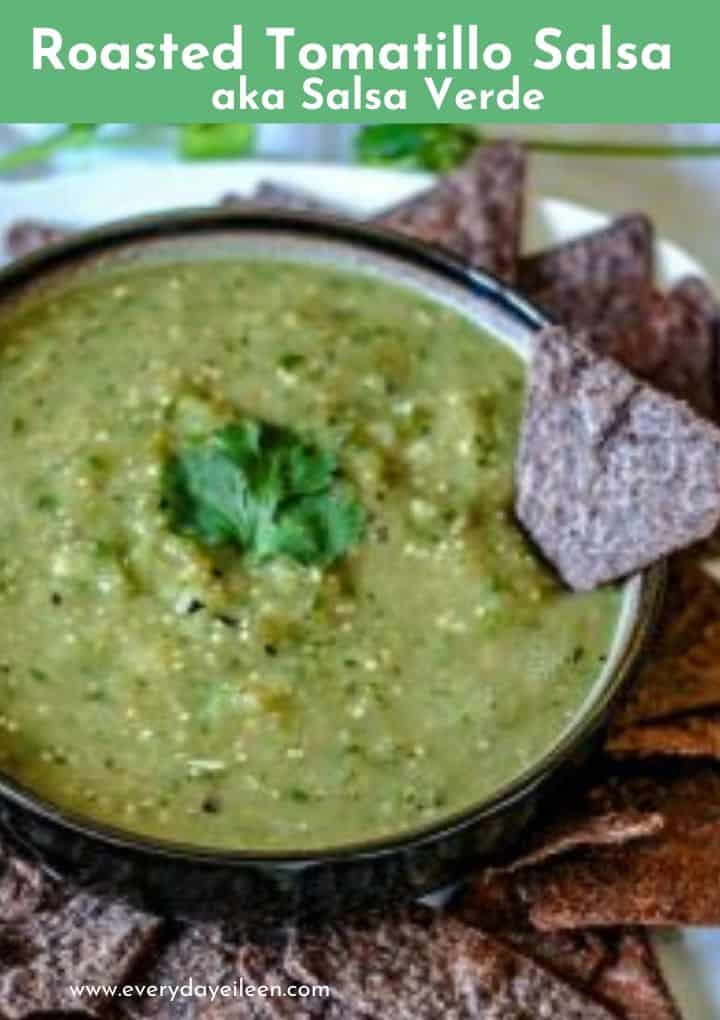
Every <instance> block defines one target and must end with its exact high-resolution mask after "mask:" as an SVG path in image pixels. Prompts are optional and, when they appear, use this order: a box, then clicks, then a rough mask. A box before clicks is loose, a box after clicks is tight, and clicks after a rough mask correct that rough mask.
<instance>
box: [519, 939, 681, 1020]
mask: <svg viewBox="0 0 720 1020" xmlns="http://www.w3.org/2000/svg"><path fill="white" fill-rule="evenodd" d="M501 937H502V938H504V939H505V938H506V939H508V941H509V942H510V944H511V945H512V946H513V947H515V948H516V949H518V950H520V951H521V952H523V953H525V954H526V955H527V956H530V957H532V959H534V960H537V961H538V963H542V964H543V965H544V966H547V967H549V968H550V969H551V970H553V971H555V973H557V974H558V975H559V976H560V977H562V978H564V979H565V980H566V981H569V982H570V983H571V984H573V985H574V986H575V987H576V988H578V989H579V990H580V991H583V992H585V993H586V994H588V995H591V996H592V997H593V998H594V999H596V1000H598V1001H600V1002H602V1003H603V1004H604V1005H605V1006H608V1007H610V1008H611V1009H612V1010H613V1011H614V1012H616V1013H617V1015H618V1016H621V1017H623V1018H625V1020H650V1018H652V1020H680V1014H679V1012H678V1009H677V1006H676V1004H675V1002H674V1000H673V998H672V995H671V994H670V991H669V990H668V987H667V985H666V983H665V980H664V978H663V976H662V972H661V970H660V966H659V964H658V961H657V957H656V955H655V951H654V950H653V948H652V945H651V944H650V942H649V940H648V938H647V937H646V935H645V934H644V933H643V932H642V931H640V930H638V929H618V930H617V931H616V930H613V929H611V930H604V929H599V930H597V931H564V932H538V931H526V932H515V931H513V932H508V933H503V934H502V936H501Z"/></svg>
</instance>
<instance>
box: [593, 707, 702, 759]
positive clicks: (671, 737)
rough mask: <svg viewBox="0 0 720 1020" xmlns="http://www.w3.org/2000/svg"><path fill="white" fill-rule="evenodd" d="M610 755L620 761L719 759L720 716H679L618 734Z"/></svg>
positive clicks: (609, 745) (613, 738)
mask: <svg viewBox="0 0 720 1020" xmlns="http://www.w3.org/2000/svg"><path fill="white" fill-rule="evenodd" d="M605 749H606V750H607V752H608V754H614V755H618V756H619V757H628V756H639V757H648V756H651V755H680V756H684V757H691V758H692V757H695V758H720V712H713V713H708V714H704V715H688V716H680V717H679V718H677V719H667V720H665V721H664V722H655V723H646V724H640V725H637V726H628V727H626V728H625V729H618V730H615V731H614V732H613V733H611V734H610V736H609V737H608V739H607V742H606V744H605Z"/></svg>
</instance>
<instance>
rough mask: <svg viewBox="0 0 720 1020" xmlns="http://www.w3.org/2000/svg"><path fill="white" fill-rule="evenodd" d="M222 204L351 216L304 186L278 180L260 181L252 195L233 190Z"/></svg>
mask: <svg viewBox="0 0 720 1020" xmlns="http://www.w3.org/2000/svg"><path fill="white" fill-rule="evenodd" d="M220 205H227V206H256V205H260V206H266V207H268V206H269V207H270V208H274V209H275V208H277V209H287V210H289V211H294V212H318V213H325V214H326V215H335V216H349V215H350V214H349V213H348V212H347V211H345V210H343V209H341V208H340V206H337V205H335V204H333V203H332V202H327V201H326V200H325V199H324V198H321V197H320V196H318V195H315V194H314V193H312V192H309V191H305V189H304V188H297V187H294V186H291V185H287V184H279V183H277V182H276V181H269V180H268V181H260V183H259V184H258V185H257V187H256V188H255V191H254V192H253V193H252V195H250V196H247V195H238V194H235V193H233V192H230V193H228V194H227V195H223V196H222V198H221V199H220Z"/></svg>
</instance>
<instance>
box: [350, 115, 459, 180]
mask: <svg viewBox="0 0 720 1020" xmlns="http://www.w3.org/2000/svg"><path fill="white" fill-rule="evenodd" d="M478 143H479V138H478V133H477V131H476V130H475V129H474V128H472V127H468V126H466V125H463V124H371V125H368V126H367V127H364V128H362V129H361V131H360V132H359V133H358V135H357V138H356V141H355V152H356V154H357V157H358V160H359V161H360V162H361V163H369V164H371V165H378V166H384V165H388V164H391V165H394V166H404V167H407V168H408V169H411V170H414V169H423V170H432V171H434V172H435V173H444V172H445V171H446V170H452V169H453V167H456V166H459V165H460V164H461V163H464V162H465V160H466V159H467V157H468V156H469V155H470V153H471V152H472V150H473V149H474V148H475V147H476V146H477V145H478Z"/></svg>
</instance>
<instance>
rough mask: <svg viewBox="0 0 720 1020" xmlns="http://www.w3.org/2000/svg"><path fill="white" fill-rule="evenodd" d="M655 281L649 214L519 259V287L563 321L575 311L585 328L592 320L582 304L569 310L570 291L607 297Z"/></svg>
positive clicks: (619, 221)
mask: <svg viewBox="0 0 720 1020" xmlns="http://www.w3.org/2000/svg"><path fill="white" fill-rule="evenodd" d="M653 277H654V232H653V228H652V224H651V223H650V221H649V220H648V218H647V217H646V216H643V215H641V214H640V213H631V214H628V215H626V216H622V217H620V218H619V219H617V220H615V221H614V222H613V223H611V224H610V226H609V227H604V228H603V229H602V230H596V231H594V232H593V233H591V234H584V235H583V236H582V237H578V238H575V239H573V240H572V241H567V242H565V243H564V244H560V245H558V246H556V247H554V248H547V249H545V250H544V251H541V252H537V253H536V254H534V255H526V256H525V257H524V258H522V259H521V260H520V267H519V271H518V287H519V288H520V290H522V291H523V293H525V294H527V295H528V296H529V297H531V298H533V299H535V300H537V301H538V302H539V303H541V304H544V305H545V306H546V307H547V309H548V311H549V312H550V313H551V314H555V315H557V316H558V318H559V319H560V321H564V319H563V315H565V314H568V313H571V314H572V313H574V314H575V315H577V316H578V320H577V321H578V324H580V325H582V326H587V325H589V324H590V322H591V321H592V319H591V317H590V316H589V315H588V313H587V309H585V308H583V307H582V306H580V307H578V308H576V309H572V308H571V306H570V304H569V300H568V299H569V296H570V295H571V294H572V293H575V294H583V293H585V294H591V293H592V292H595V293H607V292H608V289H609V288H613V287H616V286H621V285H623V284H626V283H631V284H632V290H633V292H635V293H637V291H638V290H640V291H642V290H643V289H644V288H646V287H650V286H651V285H652V280H653ZM627 311H628V312H630V311H631V309H630V308H629V307H628V309H627Z"/></svg>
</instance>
